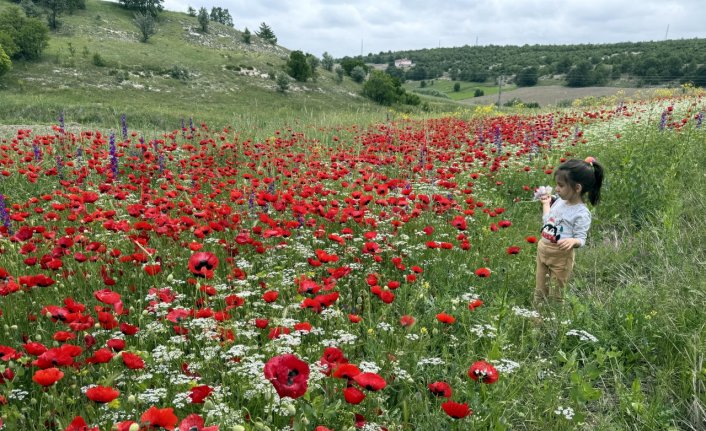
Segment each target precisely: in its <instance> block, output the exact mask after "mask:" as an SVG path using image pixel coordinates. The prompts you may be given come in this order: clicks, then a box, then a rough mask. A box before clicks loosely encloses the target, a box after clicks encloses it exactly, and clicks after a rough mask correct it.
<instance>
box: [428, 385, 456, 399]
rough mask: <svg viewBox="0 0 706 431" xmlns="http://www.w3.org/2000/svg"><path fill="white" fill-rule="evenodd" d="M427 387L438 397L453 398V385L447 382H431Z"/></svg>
mask: <svg viewBox="0 0 706 431" xmlns="http://www.w3.org/2000/svg"><path fill="white" fill-rule="evenodd" d="M427 387H428V388H429V392H431V393H432V394H434V395H436V396H437V397H444V398H451V386H450V385H449V384H448V383H446V382H434V383H429V385H428V386H427Z"/></svg>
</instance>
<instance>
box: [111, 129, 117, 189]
mask: <svg viewBox="0 0 706 431" xmlns="http://www.w3.org/2000/svg"><path fill="white" fill-rule="evenodd" d="M110 171H111V172H112V173H113V178H118V154H117V148H116V146H115V133H113V132H110Z"/></svg>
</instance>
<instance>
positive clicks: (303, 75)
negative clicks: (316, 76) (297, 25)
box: [287, 51, 311, 82]
mask: <svg viewBox="0 0 706 431" xmlns="http://www.w3.org/2000/svg"><path fill="white" fill-rule="evenodd" d="M287 73H288V74H289V76H291V77H292V78H294V79H296V80H297V81H300V82H306V80H307V79H309V78H310V77H311V67H309V63H308V62H307V61H306V56H305V55H304V53H303V52H301V51H292V53H291V54H289V60H287Z"/></svg>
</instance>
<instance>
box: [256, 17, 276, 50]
mask: <svg viewBox="0 0 706 431" xmlns="http://www.w3.org/2000/svg"><path fill="white" fill-rule="evenodd" d="M255 34H256V35H257V37H259V38H260V39H262V40H264V41H265V42H268V43H270V44H272V45H275V44H276V43H277V36H275V33H274V32H273V31H272V29H271V28H270V26H268V25H267V24H265V23H264V22H263V23H262V24H260V30H258V31H256V32H255Z"/></svg>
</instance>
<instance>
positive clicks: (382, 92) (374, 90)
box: [363, 70, 404, 106]
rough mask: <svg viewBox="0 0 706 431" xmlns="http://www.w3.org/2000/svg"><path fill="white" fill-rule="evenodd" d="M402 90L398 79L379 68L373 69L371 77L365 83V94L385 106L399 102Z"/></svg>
mask: <svg viewBox="0 0 706 431" xmlns="http://www.w3.org/2000/svg"><path fill="white" fill-rule="evenodd" d="M400 90H402V91H400ZM402 92H404V90H403V89H402V88H401V84H400V81H399V80H398V79H395V78H393V77H391V76H390V75H388V74H387V73H385V72H382V71H379V70H373V71H372V73H371V74H370V78H369V79H368V80H367V81H366V82H365V84H363V96H365V97H367V98H368V99H370V100H372V101H374V102H377V103H379V104H381V105H385V106H390V105H392V104H394V103H397V102H398V101H399V100H400V95H401V93H402Z"/></svg>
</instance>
